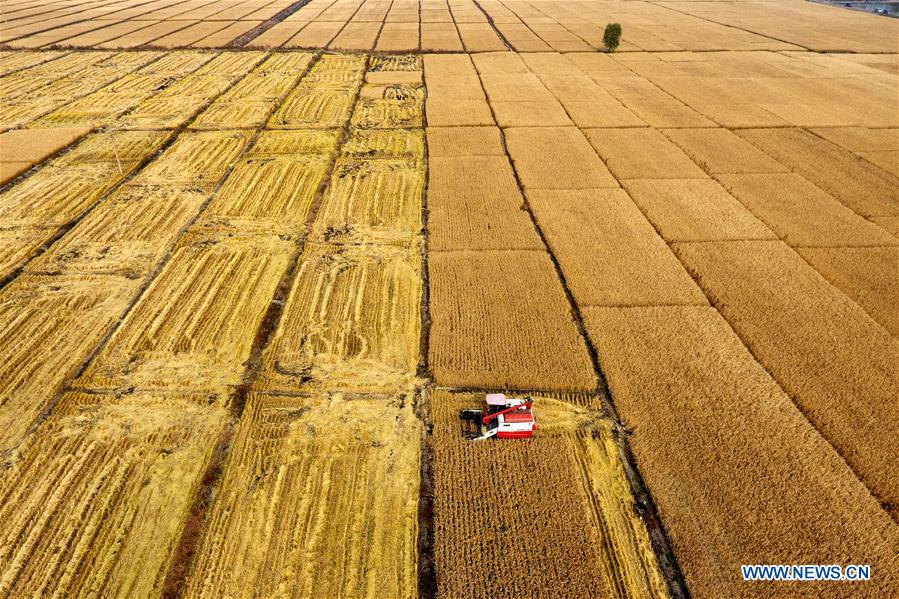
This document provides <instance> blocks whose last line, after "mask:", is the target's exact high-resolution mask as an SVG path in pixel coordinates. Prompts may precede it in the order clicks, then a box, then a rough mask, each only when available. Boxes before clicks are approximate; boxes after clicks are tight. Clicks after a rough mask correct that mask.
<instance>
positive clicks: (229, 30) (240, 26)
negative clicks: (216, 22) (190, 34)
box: [191, 21, 261, 48]
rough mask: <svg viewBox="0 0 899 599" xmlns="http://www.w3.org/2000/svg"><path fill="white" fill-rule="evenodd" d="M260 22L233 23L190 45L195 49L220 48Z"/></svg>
mask: <svg viewBox="0 0 899 599" xmlns="http://www.w3.org/2000/svg"><path fill="white" fill-rule="evenodd" d="M260 23H261V21H234V22H233V23H231V24H229V25H228V26H227V27H225V28H224V29H220V30H219V31H216V32H215V33H213V34H211V35H208V36H206V37H204V38H203V39H201V40H198V41H196V42H194V43H193V44H191V45H192V46H193V47H195V48H221V47H223V46H227V45H228V44H229V43H231V42H232V41H234V40H235V39H237V38H238V37H240V36H241V35H243V34H244V33H246V32H248V31H250V30H251V29H253V28H254V27H256V26H258V25H259V24H260Z"/></svg>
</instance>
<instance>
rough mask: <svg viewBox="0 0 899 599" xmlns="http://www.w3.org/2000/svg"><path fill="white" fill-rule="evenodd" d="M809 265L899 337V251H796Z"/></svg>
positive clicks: (861, 249)
mask: <svg viewBox="0 0 899 599" xmlns="http://www.w3.org/2000/svg"><path fill="white" fill-rule="evenodd" d="M796 251H797V252H798V253H799V255H800V256H802V257H803V258H805V260H806V262H808V263H809V264H811V265H812V266H813V267H815V270H817V271H818V272H819V273H821V276H823V277H824V278H825V279H827V280H828V281H829V282H830V283H831V284H832V285H834V286H835V287H836V288H837V289H839V290H841V291H842V292H843V293H845V294H846V295H848V296H849V297H851V298H852V299H853V300H855V301H856V303H858V304H859V305H860V306H861V307H862V308H864V309H865V311H866V312H867V313H868V314H870V315H871V317H872V318H873V319H874V320H876V321H877V322H879V323H880V324H882V325H883V326H884V327H886V329H887V330H888V331H890V332H891V333H892V334H893V336H894V337H899V248H897V247H865V248H849V247H840V248H814V247H812V248H796Z"/></svg>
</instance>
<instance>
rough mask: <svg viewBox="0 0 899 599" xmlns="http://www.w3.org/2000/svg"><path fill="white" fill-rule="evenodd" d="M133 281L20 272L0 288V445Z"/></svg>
mask: <svg viewBox="0 0 899 599" xmlns="http://www.w3.org/2000/svg"><path fill="white" fill-rule="evenodd" d="M136 288H137V282H136V281H131V280H127V279H123V278H119V277H92V276H72V277H43V276H28V275H25V276H22V277H19V278H18V279H16V280H15V281H14V282H13V283H12V284H10V285H9V286H8V287H6V288H4V289H3V291H2V293H0V357H2V361H0V364H2V367H0V392H2V396H3V397H4V398H5V403H4V406H3V409H2V410H0V424H2V426H0V431H2V432H0V449H2V450H10V449H13V448H14V447H15V446H16V445H17V444H18V443H19V442H20V441H21V439H22V437H23V435H24V434H25V432H26V431H27V430H28V428H29V426H31V424H32V422H34V419H35V418H37V417H38V416H39V415H40V414H41V412H42V411H43V410H44V409H45V408H46V407H47V404H48V403H49V402H50V400H51V399H52V398H53V397H54V396H55V395H56V393H58V392H59V391H60V389H61V386H62V385H63V384H64V383H65V382H66V380H67V379H68V378H69V377H71V376H74V375H75V373H76V371H77V370H78V368H79V367H80V366H81V363H82V362H83V361H84V360H85V359H86V358H87V356H88V354H89V352H90V351H91V350H92V349H93V346H94V344H95V343H97V341H99V340H100V338H101V337H102V336H103V334H104V333H105V332H106V330H107V328H108V327H109V326H110V325H111V324H112V323H113V321H114V320H115V318H116V315H117V314H118V313H120V312H121V311H122V310H123V309H124V308H125V306H127V303H128V298H129V297H130V295H131V294H132V293H133V292H134V290H135V289H136Z"/></svg>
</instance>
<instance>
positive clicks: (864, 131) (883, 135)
mask: <svg viewBox="0 0 899 599" xmlns="http://www.w3.org/2000/svg"><path fill="white" fill-rule="evenodd" d="M811 131H812V132H813V133H815V134H816V135H820V136H821V137H823V138H825V139H826V140H828V141H830V142H833V143H835V144H837V145H838V146H842V147H843V148H846V149H847V150H849V151H850V152H857V153H858V152H889V151H892V152H895V151H897V150H899V128H893V129H871V128H867V127H820V128H815V129H812V130H811Z"/></svg>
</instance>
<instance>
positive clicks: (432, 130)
mask: <svg viewBox="0 0 899 599" xmlns="http://www.w3.org/2000/svg"><path fill="white" fill-rule="evenodd" d="M428 153H429V155H430V156H431V157H432V158H449V157H461V156H502V155H504V154H505V152H504V151H503V147H502V140H501V139H500V130H499V128H497V127H428Z"/></svg>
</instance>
